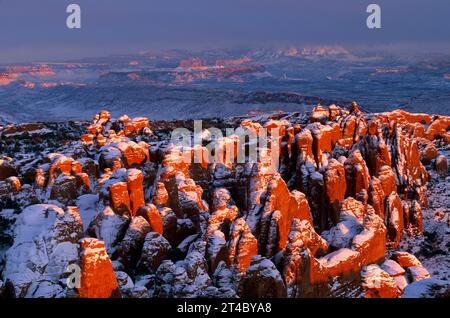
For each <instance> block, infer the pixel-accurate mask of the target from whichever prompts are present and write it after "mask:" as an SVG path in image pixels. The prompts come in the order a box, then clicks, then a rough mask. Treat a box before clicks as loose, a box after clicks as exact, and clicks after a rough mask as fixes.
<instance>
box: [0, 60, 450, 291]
mask: <svg viewBox="0 0 450 318" xmlns="http://www.w3.org/2000/svg"><path fill="white" fill-rule="evenodd" d="M194 67H196V66H195V65H194ZM286 118H287V119H286ZM259 121H260V122H259ZM234 124H236V125H240V126H241V127H245V128H248V129H250V130H251V131H253V132H255V133H259V132H260V131H261V130H262V128H263V127H264V128H268V129H269V136H270V137H272V139H271V140H270V142H269V145H273V146H274V147H273V148H272V149H260V153H261V154H262V156H261V160H260V161H258V162H256V163H253V162H252V163H250V162H246V163H236V162H235V159H236V157H235V156H236V154H234V155H233V156H232V157H230V156H227V151H229V149H233V150H234V151H235V152H236V149H237V148H238V147H241V146H243V147H244V148H247V149H248V147H249V145H248V144H246V142H245V141H241V140H239V138H235V137H226V138H221V139H217V140H212V139H211V138H210V137H211V136H209V137H208V135H207V134H206V133H205V134H203V133H202V136H203V135H204V136H203V137H202V138H203V140H202V141H203V145H204V144H206V143H209V142H211V143H212V144H215V145H217V152H215V153H214V156H212V157H211V158H209V157H208V149H207V148H206V147H204V146H203V145H202V146H196V147H184V148H181V147H178V146H177V145H173V144H165V143H161V140H159V139H158V138H159V137H158V136H156V135H152V131H151V130H150V123H149V121H148V119H146V118H134V119H130V118H129V117H128V116H122V117H121V118H119V119H118V120H111V117H110V114H109V113H108V112H106V111H103V112H101V113H100V114H99V115H97V116H96V117H95V118H94V121H93V122H92V124H91V125H90V126H89V127H88V130H89V133H88V134H86V135H84V136H82V137H81V139H82V143H81V144H80V147H79V148H80V149H74V150H73V153H67V152H62V153H64V154H59V153H52V154H49V155H48V156H47V157H46V158H44V159H43V160H42V161H40V162H39V163H37V164H36V165H35V166H34V167H33V169H29V170H28V171H27V174H24V173H23V171H22V170H23V169H22V167H16V161H15V160H13V159H10V158H3V159H1V161H0V200H1V199H2V198H4V197H5V198H7V199H8V200H16V201H17V200H18V199H17V197H20V196H22V197H23V196H24V195H25V194H28V193H30V197H32V196H33V193H34V195H35V197H37V195H36V193H37V194H39V195H40V196H39V199H41V200H48V199H52V200H57V201H59V202H60V203H61V204H65V205H67V204H75V203H76V202H77V203H78V200H80V202H81V203H82V202H83V201H84V200H87V199H89V200H98V201H96V203H95V204H96V206H95V208H93V209H92V211H91V210H89V211H83V215H84V217H85V215H88V220H89V224H87V227H85V230H86V229H87V230H86V231H85V233H84V234H83V235H84V236H91V237H96V238H97V239H99V240H104V241H105V243H102V242H101V241H98V240H96V239H85V240H83V241H82V243H81V246H82V248H83V249H84V251H83V253H82V254H81V263H82V265H83V266H82V268H83V272H85V271H92V273H91V274H87V276H86V277H85V278H84V279H85V281H84V282H83V284H82V288H81V289H80V296H81V297H110V296H112V295H115V294H116V292H115V291H116V290H117V289H118V284H117V281H116V279H115V275H114V271H113V269H112V263H111V261H110V259H109V257H108V254H107V252H108V253H109V255H111V258H112V259H113V260H114V269H115V270H116V271H117V273H118V274H117V276H118V277H121V278H122V280H123V281H124V283H121V287H120V288H121V290H123V291H124V293H125V294H126V295H127V296H128V295H137V292H136V294H133V293H131V290H134V289H133V288H134V287H133V288H131V287H129V286H128V287H125V286H126V285H128V278H130V277H132V278H133V279H138V278H139V279H142V280H143V281H141V282H139V285H138V284H136V286H138V289H139V288H142V290H141V292H142V293H141V295H145V294H146V293H147V292H149V293H150V289H151V290H154V295H156V296H169V297H172V296H175V297H185V296H193V295H195V296H212V295H232V296H233V297H234V296H240V297H249V296H255V297H263V296H267V295H270V296H274V297H280V296H285V295H287V296H289V297H325V296H330V295H334V294H333V293H336V291H335V290H332V289H330V286H331V285H333V284H336V280H337V281H339V284H343V286H346V284H356V285H359V284H360V282H359V277H361V281H362V285H361V286H362V288H363V290H364V294H365V296H366V297H398V296H399V295H401V293H402V292H403V290H404V289H405V288H406V287H407V286H408V285H409V284H411V283H413V282H417V281H420V280H424V279H427V278H428V277H430V274H429V273H428V271H427V270H426V269H425V268H424V267H423V266H422V264H421V263H420V262H419V261H418V260H417V259H416V258H415V257H414V256H413V255H410V254H407V253H404V252H394V253H393V256H392V259H387V260H384V259H385V258H386V255H391V253H392V252H393V250H394V251H395V250H396V249H398V247H399V242H400V240H401V236H402V233H403V235H410V234H415V235H420V234H421V232H422V226H423V219H422V207H424V206H425V205H426V203H427V200H426V183H427V181H428V173H427V172H426V169H425V166H424V164H425V165H428V166H429V167H431V166H433V167H434V168H435V169H436V170H437V171H438V172H439V173H440V174H441V175H442V176H445V175H446V173H447V172H448V167H447V163H446V159H445V157H444V156H439V153H438V152H437V149H436V147H437V146H436V145H439V144H440V143H445V142H448V137H449V136H448V128H449V119H448V118H447V117H444V116H434V117H433V116H429V115H426V114H409V113H406V112H403V111H394V112H390V113H383V114H375V115H373V116H372V115H367V114H364V113H362V112H361V111H360V110H359V107H358V105H357V104H356V103H352V105H351V107H350V110H349V111H346V110H345V109H340V108H338V107H337V106H335V105H332V106H330V107H324V106H321V105H318V106H317V107H316V108H315V109H314V110H313V112H312V113H311V115H310V116H309V118H308V116H304V117H301V118H300V117H295V116H294V117H289V116H287V117H283V118H282V119H280V118H279V117H273V118H271V119H267V120H265V119H261V120H258V121H253V120H242V119H238V120H236V121H235V122H234ZM153 128H154V126H153V124H152V129H153ZM8 129H10V128H8ZM270 130H272V132H270ZM277 135H278V136H277ZM2 136H3V135H2ZM275 136H277V137H276V138H274V137H275ZM436 139H438V140H436ZM155 140H157V141H155ZM242 143H243V144H242ZM230 147H232V148H230ZM82 153H87V154H88V155H89V158H82V157H83V155H82ZM273 154H275V156H276V158H273V157H271V155H273ZM72 157H73V158H72ZM193 158H208V160H209V159H211V160H210V161H204V162H202V163H196V162H192V160H191V159H193ZM185 159H186V160H185ZM187 159H189V160H187ZM274 159H275V160H276V159H279V161H280V165H279V169H278V170H275V171H274V170H273V169H271V168H272V163H273V162H272V161H273V160H274ZM27 180H31V183H32V185H30V184H27V182H28V181H27ZM22 183H23V184H22ZM91 192H92V193H94V195H90V194H89V195H88V196H86V197H81V199H80V196H82V195H86V194H88V193H91ZM41 194H42V195H41ZM97 194H98V198H97V199H96V198H95V196H96V195H97ZM20 200H24V199H23V198H20ZM17 202H19V201H17ZM20 202H22V201H20ZM81 205H83V204H81ZM105 206H106V208H104V207H105ZM94 209H95V210H96V211H94ZM97 209H98V210H97ZM69 210H70V211H69ZM68 213H72V214H73V215H78V213H75V210H73V211H72V210H71V209H68ZM94 213H97V214H96V215H94ZM91 217H92V218H91ZM78 227H80V224H79V225H78ZM105 246H106V248H105ZM387 248H388V249H389V253H387ZM169 258H170V259H171V260H173V262H172V261H168V259H169ZM383 261H384V262H383ZM375 264H378V265H380V264H381V265H380V266H381V267H380V266H378V265H375ZM124 271H126V272H127V274H125V275H123V274H120V273H124ZM135 271H137V272H139V271H144V272H146V273H147V274H151V275H153V274H155V275H156V279H155V282H154V284H155V286H152V284H153V282H152V283H150V280H151V279H150V278H148V277H147V278H142V277H139V276H136V275H135V274H134V273H135ZM128 275H129V276H128ZM124 277H125V278H124ZM127 277H128V278H127ZM152 277H153V276H152ZM113 278H114V279H113ZM145 279H149V281H145ZM122 280H121V281H122ZM130 280H131V278H130ZM103 281H104V283H101V282H103ZM132 283H133V281H131V283H130V284H132ZM148 286H152V287H151V288H150V287H148ZM147 287H148V288H149V289H148V290H146V289H147Z"/></svg>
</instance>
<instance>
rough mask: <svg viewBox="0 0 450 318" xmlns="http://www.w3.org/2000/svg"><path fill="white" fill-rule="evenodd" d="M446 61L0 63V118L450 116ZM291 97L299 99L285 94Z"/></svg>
mask: <svg viewBox="0 0 450 318" xmlns="http://www.w3.org/2000/svg"><path fill="white" fill-rule="evenodd" d="M449 69H450V58H449V57H448V56H436V55H430V56H420V57H416V58H410V57H408V58H401V57H399V56H396V55H393V54H392V53H389V54H383V53H380V52H361V51H352V50H350V49H346V48H342V47H288V48H281V49H273V50H271V49H249V50H245V49H233V50H205V51H198V52H189V51H169V52H163V53H158V54H155V53H142V54H136V55H120V56H112V57H104V58H90V59H83V60H76V61H67V62H65V63H53V62H51V61H47V62H45V63H44V62H40V63H32V64H30V65H14V66H11V65H6V66H4V67H1V68H0V117H3V118H5V119H6V120H12V121H17V122H23V121H35V120H40V121H42V120H46V121H52V120H53V121H54V120H71V119H90V118H91V117H92V115H93V114H95V113H97V112H98V111H99V110H100V109H102V108H105V107H106V108H108V109H110V110H111V111H112V113H113V114H114V115H120V114H123V113H128V114H131V115H132V114H141V115H146V116H149V117H150V118H154V119H174V118H180V119H182V118H199V117H202V118H206V117H228V116H236V115H244V114H247V113H248V112H253V111H264V112H267V111H276V110H284V111H303V110H305V109H310V108H311V107H312V106H315V104H316V103H317V102H318V101H322V102H323V103H325V104H327V103H331V102H338V103H340V104H341V105H344V106H345V105H348V103H349V102H350V101H352V100H358V101H359V102H360V104H361V105H362V106H364V108H365V109H367V110H369V111H372V112H381V111H385V110H391V109H396V108H402V109H405V110H408V111H413V112H425V111H426V112H429V113H437V114H449V113H450V74H449V73H450V71H449ZM292 96H300V97H292Z"/></svg>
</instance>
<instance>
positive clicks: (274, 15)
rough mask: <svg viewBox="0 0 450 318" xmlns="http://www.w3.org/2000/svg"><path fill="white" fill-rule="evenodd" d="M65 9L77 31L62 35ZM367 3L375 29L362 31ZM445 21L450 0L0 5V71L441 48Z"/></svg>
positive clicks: (15, 1) (119, 0) (41, 1)
mask: <svg viewBox="0 0 450 318" xmlns="http://www.w3.org/2000/svg"><path fill="white" fill-rule="evenodd" d="M70 3H77V4H79V5H80V6H81V8H82V29H81V30H75V31H74V30H69V29H67V28H66V25H65V21H66V17H67V14H66V13H65V9H66V6H67V5H68V4H70ZM370 3H377V4H379V5H380V6H381V9H382V29H381V30H369V29H367V27H366V18H367V16H368V14H367V13H366V7H367V5H368V4H370ZM449 17H450V2H449V0H429V1H425V0H371V1H367V0H70V1H66V0H0V64H2V63H10V62H15V61H26V60H38V59H67V58H73V57H84V56H97V55H108V54H116V53H130V52H137V51H146V50H153V49H164V48H203V47H228V46H242V45H247V46H261V45H264V46H265V45H274V46H276V45H289V44H303V43H304V44H343V45H351V44H358V45H376V44H379V43H383V44H390V45H400V46H401V45H402V44H404V43H415V44H420V45H421V47H422V48H427V47H430V48H431V47H439V46H443V47H448V46H450V43H449V42H450V40H449V39H450V18H449ZM422 43H423V44H422Z"/></svg>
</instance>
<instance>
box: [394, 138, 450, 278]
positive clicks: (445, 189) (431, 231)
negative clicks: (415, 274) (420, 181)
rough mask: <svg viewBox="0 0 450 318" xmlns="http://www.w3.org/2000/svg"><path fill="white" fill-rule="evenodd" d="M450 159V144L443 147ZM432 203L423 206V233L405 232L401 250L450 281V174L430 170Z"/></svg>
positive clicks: (429, 189)
mask: <svg viewBox="0 0 450 318" xmlns="http://www.w3.org/2000/svg"><path fill="white" fill-rule="evenodd" d="M439 151H440V152H441V153H442V154H443V155H444V156H446V157H447V160H449V161H450V147H449V146H447V149H443V148H441V149H439ZM429 171H430V173H431V176H432V179H431V180H430V182H429V183H428V202H429V207H428V208H426V209H423V234H424V235H423V237H411V236H407V235H403V239H402V242H401V243H400V250H404V251H408V252H410V253H412V254H414V255H415V256H417V258H419V260H420V261H421V262H422V264H423V265H424V266H425V267H426V268H427V269H428V271H429V272H430V274H431V276H432V277H433V278H437V279H441V280H444V281H450V253H449V249H450V218H449V217H450V176H447V177H445V178H443V177H440V176H439V175H438V174H437V173H436V171H434V170H429Z"/></svg>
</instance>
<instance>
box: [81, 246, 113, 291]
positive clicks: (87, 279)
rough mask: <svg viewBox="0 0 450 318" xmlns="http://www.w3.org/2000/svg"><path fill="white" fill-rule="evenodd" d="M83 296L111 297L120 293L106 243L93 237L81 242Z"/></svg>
mask: <svg viewBox="0 0 450 318" xmlns="http://www.w3.org/2000/svg"><path fill="white" fill-rule="evenodd" d="M80 244H81V249H82V250H81V254H80V257H81V286H80V288H79V290H78V293H79V295H80V297H81V298H110V297H115V296H118V295H120V292H119V291H118V285H117V279H116V276H115V274H114V271H113V267H112V264H111V260H110V259H109V257H108V254H107V253H106V250H105V244H104V243H103V242H102V241H98V240H96V239H93V238H85V239H82V240H81V242H80Z"/></svg>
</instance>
